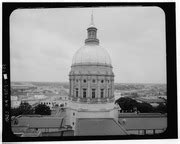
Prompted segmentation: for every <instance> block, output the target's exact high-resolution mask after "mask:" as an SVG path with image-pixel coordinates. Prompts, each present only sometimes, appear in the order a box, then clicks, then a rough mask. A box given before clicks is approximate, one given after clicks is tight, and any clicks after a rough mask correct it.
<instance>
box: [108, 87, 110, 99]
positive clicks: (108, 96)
mask: <svg viewBox="0 0 180 144" xmlns="http://www.w3.org/2000/svg"><path fill="white" fill-rule="evenodd" d="M109 92H110V89H109V88H108V97H109V95H110V94H109Z"/></svg>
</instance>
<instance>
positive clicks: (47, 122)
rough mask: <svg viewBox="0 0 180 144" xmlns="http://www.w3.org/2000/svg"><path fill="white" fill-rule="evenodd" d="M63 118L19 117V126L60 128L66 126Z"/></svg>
mask: <svg viewBox="0 0 180 144" xmlns="http://www.w3.org/2000/svg"><path fill="white" fill-rule="evenodd" d="M62 120H63V117H51V116H42V117H30V116H21V117H18V125H19V126H27V125H29V127H30V128H60V127H61V126H63V125H64V123H65V121H64V120H63V121H62Z"/></svg>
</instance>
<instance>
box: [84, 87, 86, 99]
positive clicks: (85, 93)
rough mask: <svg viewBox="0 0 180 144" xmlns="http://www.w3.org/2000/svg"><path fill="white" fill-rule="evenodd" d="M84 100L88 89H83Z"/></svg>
mask: <svg viewBox="0 0 180 144" xmlns="http://www.w3.org/2000/svg"><path fill="white" fill-rule="evenodd" d="M83 98H86V89H83Z"/></svg>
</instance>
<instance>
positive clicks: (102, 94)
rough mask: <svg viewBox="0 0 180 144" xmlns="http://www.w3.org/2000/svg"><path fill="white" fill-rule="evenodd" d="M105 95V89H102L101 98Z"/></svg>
mask: <svg viewBox="0 0 180 144" xmlns="http://www.w3.org/2000/svg"><path fill="white" fill-rule="evenodd" d="M103 97H104V89H101V98H103Z"/></svg>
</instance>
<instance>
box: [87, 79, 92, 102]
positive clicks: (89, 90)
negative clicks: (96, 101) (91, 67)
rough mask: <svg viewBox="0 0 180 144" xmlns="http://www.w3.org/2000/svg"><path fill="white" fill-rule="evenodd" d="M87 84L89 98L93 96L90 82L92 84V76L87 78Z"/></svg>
mask: <svg viewBox="0 0 180 144" xmlns="http://www.w3.org/2000/svg"><path fill="white" fill-rule="evenodd" d="M87 84H88V88H87V98H90V97H91V89H90V84H91V77H90V76H88V78H87Z"/></svg>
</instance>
